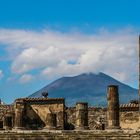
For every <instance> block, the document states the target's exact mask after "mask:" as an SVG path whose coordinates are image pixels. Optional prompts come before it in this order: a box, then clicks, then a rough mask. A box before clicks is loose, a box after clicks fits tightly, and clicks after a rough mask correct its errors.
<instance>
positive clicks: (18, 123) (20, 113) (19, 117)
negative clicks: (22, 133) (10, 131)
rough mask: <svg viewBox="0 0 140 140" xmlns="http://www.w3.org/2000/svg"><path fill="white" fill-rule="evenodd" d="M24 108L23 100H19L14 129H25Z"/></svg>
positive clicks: (16, 105) (16, 103)
mask: <svg viewBox="0 0 140 140" xmlns="http://www.w3.org/2000/svg"><path fill="white" fill-rule="evenodd" d="M24 108H25V107H24V102H23V101H22V100H17V101H16V102H15V119H14V129H24V120H23V117H24V115H25V114H24V111H25V110H24Z"/></svg>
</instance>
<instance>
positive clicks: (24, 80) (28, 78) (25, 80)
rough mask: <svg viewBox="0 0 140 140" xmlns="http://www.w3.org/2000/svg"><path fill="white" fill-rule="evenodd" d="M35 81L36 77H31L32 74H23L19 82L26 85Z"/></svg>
mask: <svg viewBox="0 0 140 140" xmlns="http://www.w3.org/2000/svg"><path fill="white" fill-rule="evenodd" d="M33 79H34V77H33V76H32V75H30V74H23V75H22V76H21V77H20V79H19V81H20V83H22V84H25V83H28V82H30V81H31V80H33Z"/></svg>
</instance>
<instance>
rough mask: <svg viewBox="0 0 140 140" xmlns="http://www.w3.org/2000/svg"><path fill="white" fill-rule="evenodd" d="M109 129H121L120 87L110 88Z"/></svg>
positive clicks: (110, 86) (112, 86)
mask: <svg viewBox="0 0 140 140" xmlns="http://www.w3.org/2000/svg"><path fill="white" fill-rule="evenodd" d="M107 100H108V107H107V129H120V121H119V93H118V86H116V85H109V86H108V94H107Z"/></svg>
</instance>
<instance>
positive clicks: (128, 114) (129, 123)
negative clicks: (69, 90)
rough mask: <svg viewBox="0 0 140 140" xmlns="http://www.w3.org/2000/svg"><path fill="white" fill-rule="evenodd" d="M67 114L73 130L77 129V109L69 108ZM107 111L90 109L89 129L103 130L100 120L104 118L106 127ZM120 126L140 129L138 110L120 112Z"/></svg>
mask: <svg viewBox="0 0 140 140" xmlns="http://www.w3.org/2000/svg"><path fill="white" fill-rule="evenodd" d="M66 112H67V120H68V123H69V125H70V127H71V129H72V128H75V119H76V116H75V114H76V109H75V107H71V108H68V109H67V110H66ZM106 113H107V110H106V109H105V108H94V107H89V109H88V125H89V129H91V130H97V129H101V126H100V121H102V120H100V118H101V117H103V118H104V120H103V121H104V123H105V125H106V122H107V119H106ZM120 126H121V128H122V129H138V128H139V111H137V110H134V111H132V110H125V111H123V110H120Z"/></svg>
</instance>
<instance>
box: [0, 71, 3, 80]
mask: <svg viewBox="0 0 140 140" xmlns="http://www.w3.org/2000/svg"><path fill="white" fill-rule="evenodd" d="M3 76H4V74H3V71H2V70H0V79H2V77H3Z"/></svg>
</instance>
